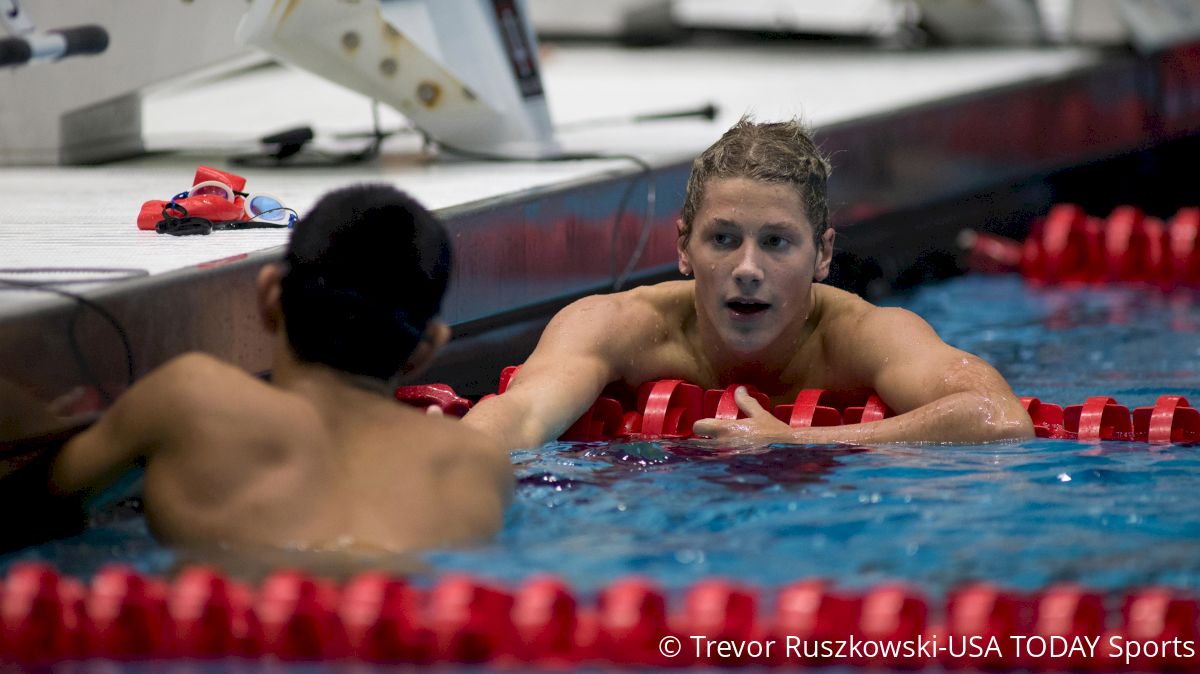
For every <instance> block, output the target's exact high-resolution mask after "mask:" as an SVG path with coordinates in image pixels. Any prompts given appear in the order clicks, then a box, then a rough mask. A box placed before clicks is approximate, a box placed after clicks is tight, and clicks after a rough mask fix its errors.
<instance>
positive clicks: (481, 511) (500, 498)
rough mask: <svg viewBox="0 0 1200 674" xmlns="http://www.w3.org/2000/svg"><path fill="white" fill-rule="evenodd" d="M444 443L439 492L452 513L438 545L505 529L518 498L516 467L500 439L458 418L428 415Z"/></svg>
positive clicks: (437, 462)
mask: <svg viewBox="0 0 1200 674" xmlns="http://www.w3.org/2000/svg"><path fill="white" fill-rule="evenodd" d="M427 421H428V422H429V423H430V424H431V425H432V426H433V427H434V428H435V429H436V432H437V435H438V437H439V438H441V443H440V444H441V446H440V447H438V448H437V449H436V454H435V458H434V464H435V469H434V470H433V471H431V474H433V475H436V476H438V477H437V479H438V482H439V484H437V485H436V487H437V492H438V493H439V494H440V496H441V500H442V503H443V504H444V506H445V511H446V512H447V513H453V516H449V517H443V518H439V519H440V520H441V521H440V523H439V524H438V527H439V529H440V531H439V532H438V538H439V539H440V540H439V541H438V544H451V545H452V544H457V543H463V542H469V541H475V540H479V539H480V538H481V537H486V536H490V535H492V534H494V533H496V532H497V531H499V529H500V527H501V525H502V524H503V520H504V510H505V509H506V508H507V507H508V504H509V503H510V502H511V501H512V493H513V484H514V478H513V470H512V463H511V462H510V461H509V459H508V456H507V453H506V452H504V451H503V448H502V447H501V446H500V443H499V442H497V441H496V440H494V439H493V438H490V437H488V436H487V435H485V434H484V433H481V432H479V431H477V430H475V429H473V428H471V427H470V426H468V425H466V424H463V423H462V422H460V421H459V420H457V419H446V418H442V417H428V418H427Z"/></svg>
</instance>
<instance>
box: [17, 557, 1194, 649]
mask: <svg viewBox="0 0 1200 674" xmlns="http://www.w3.org/2000/svg"><path fill="white" fill-rule="evenodd" d="M1198 606H1200V605H1198V602H1197V600H1196V599H1195V598H1194V597H1192V596H1190V595H1187V594H1185V593H1183V592H1180V591H1178V590H1175V589H1171V588H1165V587H1146V588H1135V589H1131V590H1127V591H1125V592H1124V593H1123V594H1121V595H1119V596H1105V595H1102V594H1100V593H1098V592H1095V591H1092V590H1089V589H1086V588H1082V587H1079V586H1076V585H1070V584H1060V585H1053V586H1050V587H1047V588H1044V589H1042V590H1038V591H1034V592H1013V591H1010V590H1006V589H1004V588H1000V587H997V586H994V585H991V584H987V583H977V584H971V585H965V586H962V587H959V588H958V589H956V590H954V591H952V592H951V593H949V595H948V596H947V597H946V599H945V600H944V601H942V602H933V601H931V600H929V599H928V598H926V597H924V596H923V595H922V594H920V593H919V592H916V591H915V590H913V589H911V588H909V587H907V586H905V585H902V584H896V583H887V584H881V585H877V586H875V587H870V588H867V589H864V590H861V591H847V590H843V589H840V588H837V587H835V586H833V585H832V584H830V583H829V582H828V581H825V580H819V579H818V580H800V581H797V582H794V583H791V584H788V585H786V586H784V587H782V588H779V589H778V590H775V591H772V592H767V591H763V590H760V589H757V588H754V587H751V586H748V585H744V584H741V583H737V582H733V581H728V580H723V579H706V580H701V581H698V582H696V583H694V584H692V585H691V586H690V587H688V588H686V589H685V590H684V591H683V592H682V593H681V595H679V596H678V597H677V598H676V600H675V601H674V602H672V601H669V600H668V595H667V593H665V592H664V591H663V590H662V589H660V588H659V587H658V586H657V585H655V584H654V583H653V582H652V581H649V580H647V579H644V578H640V577H628V578H622V579H619V580H616V581H614V582H612V583H609V584H608V585H606V586H604V587H603V588H602V589H601V590H600V591H599V592H598V594H597V595H596V596H595V597H594V599H592V600H590V601H584V600H581V599H579V598H578V596H577V593H576V592H574V591H573V590H572V589H571V588H570V587H569V586H568V585H567V584H565V583H564V582H563V581H561V580H560V579H557V578H554V577H548V576H538V577H534V578H531V579H529V580H527V581H525V582H524V583H522V584H521V585H520V586H519V587H517V588H516V589H515V590H511V591H510V590H508V589H505V588H503V587H500V586H497V585H495V584H493V583H489V582H487V581H483V580H479V579H476V578H473V577H471V576H468V575H464V574H451V575H446V576H443V577H442V578H441V579H440V580H438V581H437V582H436V583H435V584H434V585H433V586H432V587H430V588H427V589H426V588H418V587H416V586H414V585H411V584H409V583H408V582H407V581H405V580H404V579H400V578H394V577H390V576H388V575H386V574H383V573H381V572H367V573H363V574H361V575H359V576H356V577H354V578H353V579H351V580H350V581H348V582H347V583H345V584H344V585H341V586H339V585H337V584H335V583H333V582H331V581H329V580H326V579H322V578H316V577H312V576H308V575H306V574H303V573H300V572H297V571H288V570H282V571H277V572H275V573H273V574H272V575H271V576H269V577H268V578H267V579H266V580H264V581H263V582H262V583H261V585H259V586H258V587H257V588H251V587H248V586H246V585H244V584H242V583H239V582H237V581H234V580H230V579H227V578H225V577H223V576H221V575H220V574H218V573H216V572H214V571H212V570H211V569H207V568H203V567H192V568H187V569H185V570H184V571H183V572H182V573H180V574H179V575H178V576H176V577H175V578H174V579H173V580H170V581H167V580H163V579H158V578H152V577H145V576H142V575H139V574H138V573H136V572H134V571H133V570H132V569H130V568H128V567H125V566H120V565H113V566H107V567H105V568H104V569H102V570H101V571H100V572H99V573H98V574H97V575H96V576H95V577H94V578H93V579H92V581H91V583H90V584H88V585H86V586H85V585H83V584H81V583H80V582H78V581H77V580H75V579H73V578H70V577H66V576H61V575H59V574H58V573H57V572H56V571H55V570H54V569H52V568H50V567H49V566H47V565H43V564H33V563H21V564H16V565H14V566H13V567H12V568H11V569H10V571H9V573H8V576H7V577H6V578H5V579H4V584H3V588H2V599H0V607H2V610H0V622H2V628H3V629H2V631H0V635H2V638H0V658H2V659H3V661H4V662H7V663H17V664H21V665H51V664H54V663H57V662H62V661H65V660H78V659H89V658H103V659H108V660H117V661H139V660H151V659H155V660H162V659H199V660H203V659H213V658H228V657H238V658H270V659H277V660H282V661H290V662H303V661H330V660H343V661H345V660H357V661H364V662H373V663H419V664H430V663H477V664H478V663H491V664H497V665H501V666H509V667H514V666H522V665H535V666H538V667H545V668H551V669H563V668H568V667H575V666H587V665H604V664H616V665H640V666H671V667H678V666H688V665H697V666H708V665H723V666H738V665H756V666H761V665H785V664H786V665H801V666H815V665H821V664H841V665H858V666H881V667H902V668H906V669H911V668H921V667H926V666H935V665H937V666H941V667H943V668H946V669H964V668H969V669H987V670H1012V669H1025V670H1029V669H1033V670H1074V671H1118V670H1136V671H1191V672H1195V671H1200V659H1198V658H1197V652H1196V651H1197V648H1196V642H1197V640H1198V639H1200V634H1198V630H1200V627H1198V619H1197V616H1198V615H1200V610H1198ZM672 639H674V641H672ZM767 642H771V643H772V646H767V645H766V644H767ZM854 642H857V643H858V644H859V645H858V647H857V648H854V647H851V648H849V649H847V646H848V645H849V644H853V643H854ZM672 644H673V645H674V647H671V646H672ZM1089 644H1091V645H1090V646H1089ZM772 649H773V650H772Z"/></svg>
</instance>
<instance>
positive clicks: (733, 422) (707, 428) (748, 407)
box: [692, 386, 796, 442]
mask: <svg viewBox="0 0 1200 674" xmlns="http://www.w3.org/2000/svg"><path fill="white" fill-rule="evenodd" d="M733 399H734V400H735V401H736V402H737V406H738V409H740V410H741V411H742V413H743V414H745V415H746V418H745V419H701V420H700V421H697V422H696V423H695V424H693V425H692V433H694V434H695V435H699V436H703V437H706V438H712V439H713V440H721V441H726V442H728V441H733V440H743V441H757V442H795V441H796V439H795V433H794V431H793V430H792V428H791V427H790V426H788V425H787V424H785V423H783V422H782V421H780V420H779V419H776V418H775V415H774V414H771V413H770V412H769V411H768V410H766V409H764V408H763V406H762V405H760V404H758V401H757V400H755V399H754V396H751V395H750V393H749V392H748V391H747V390H746V387H745V386H739V387H737V388H736V389H734V392H733Z"/></svg>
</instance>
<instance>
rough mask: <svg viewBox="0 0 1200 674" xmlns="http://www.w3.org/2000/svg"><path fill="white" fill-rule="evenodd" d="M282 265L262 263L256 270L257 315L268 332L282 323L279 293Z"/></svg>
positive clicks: (274, 330) (274, 329)
mask: <svg viewBox="0 0 1200 674" xmlns="http://www.w3.org/2000/svg"><path fill="white" fill-rule="evenodd" d="M282 282H283V267H281V266H279V265H277V264H268V265H264V266H263V268H262V269H260V270H258V280H257V281H256V284H255V285H256V288H257V289H258V315H259V318H261V319H262V324H263V327H265V328H266V329H267V331H268V332H272V333H274V332H276V331H278V330H279V328H280V326H282V325H283V306H282V304H281V303H280V300H279V298H280V295H281V294H282V292H283V290H282V288H283V285H282Z"/></svg>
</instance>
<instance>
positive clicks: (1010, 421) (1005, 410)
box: [976, 395, 1034, 442]
mask: <svg viewBox="0 0 1200 674" xmlns="http://www.w3.org/2000/svg"><path fill="white" fill-rule="evenodd" d="M978 400H979V404H978V410H979V416H978V419H977V426H976V427H977V428H978V429H979V432H980V436H981V437H980V440H982V441H984V442H992V441H999V440H1025V439H1028V438H1032V437H1034V432H1033V422H1032V421H1031V420H1030V419H1029V414H1027V413H1026V412H1025V408H1023V407H1022V406H1021V403H1020V402H1019V401H1018V400H1016V399H1015V398H1011V399H1010V397H1008V396H1006V397H1005V398H1004V399H1002V400H994V399H991V398H988V397H987V396H982V395H981V396H979V398H978Z"/></svg>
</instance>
